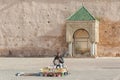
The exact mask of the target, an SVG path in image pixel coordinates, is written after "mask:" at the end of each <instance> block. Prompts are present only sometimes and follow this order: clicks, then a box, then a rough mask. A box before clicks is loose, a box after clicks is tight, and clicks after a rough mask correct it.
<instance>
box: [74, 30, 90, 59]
mask: <svg viewBox="0 0 120 80" xmlns="http://www.w3.org/2000/svg"><path fill="white" fill-rule="evenodd" d="M73 39H74V42H73V47H74V48H73V49H74V50H73V51H74V56H79V57H87V56H90V41H89V33H88V31H86V30H85V29H78V30H76V31H75V32H74V34H73Z"/></svg>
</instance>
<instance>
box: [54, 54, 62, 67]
mask: <svg viewBox="0 0 120 80" xmlns="http://www.w3.org/2000/svg"><path fill="white" fill-rule="evenodd" d="M53 64H54V66H55V67H56V68H63V64H64V60H63V57H62V56H61V55H60V52H57V55H56V56H55V58H54V60H53Z"/></svg>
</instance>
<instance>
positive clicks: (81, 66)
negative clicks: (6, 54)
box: [0, 58, 120, 80]
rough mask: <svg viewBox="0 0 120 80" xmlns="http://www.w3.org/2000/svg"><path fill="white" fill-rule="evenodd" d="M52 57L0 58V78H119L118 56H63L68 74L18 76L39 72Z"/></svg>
mask: <svg viewBox="0 0 120 80" xmlns="http://www.w3.org/2000/svg"><path fill="white" fill-rule="evenodd" d="M52 60H53V58H0V80H120V58H96V59H94V58H83V59H79V58H65V63H66V65H67V66H68V69H69V72H70V75H68V76H65V77H47V78H46V77H37V76H26V77H25V76H24V77H23V76H19V77H16V76H15V74H16V73H17V72H39V70H40V68H42V67H45V66H49V65H50V64H51V63H52Z"/></svg>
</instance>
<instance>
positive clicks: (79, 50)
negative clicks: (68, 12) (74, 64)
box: [66, 7, 99, 57]
mask: <svg viewBox="0 0 120 80" xmlns="http://www.w3.org/2000/svg"><path fill="white" fill-rule="evenodd" d="M66 41H67V43H68V49H69V54H70V55H71V56H80V57H81V56H82V55H84V56H96V55H97V43H98V42H99V22H98V21H97V20H96V19H95V18H94V17H93V16H92V15H91V14H90V13H89V12H88V11H87V9H85V8H84V7H82V8H81V9H79V10H78V11H77V12H76V13H74V14H73V15H72V16H70V17H69V18H68V19H67V21H66Z"/></svg>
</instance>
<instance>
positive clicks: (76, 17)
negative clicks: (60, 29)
mask: <svg viewBox="0 0 120 80" xmlns="http://www.w3.org/2000/svg"><path fill="white" fill-rule="evenodd" d="M67 20H68V21H90V20H95V18H94V17H93V16H92V15H91V14H90V13H89V12H88V11H87V9H85V7H84V6H83V7H82V8H81V9H79V10H78V11H77V12H76V13H74V14H73V15H71V16H70V17H68V18H67Z"/></svg>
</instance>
